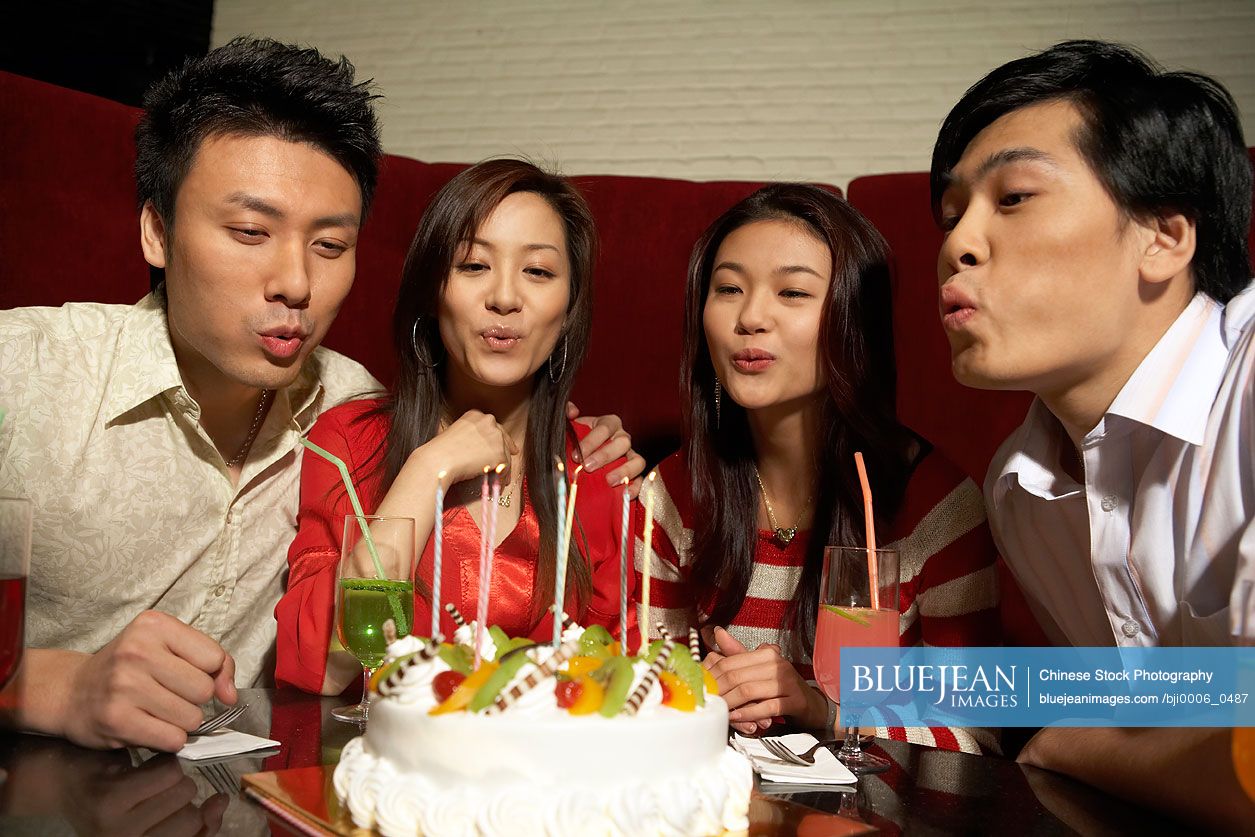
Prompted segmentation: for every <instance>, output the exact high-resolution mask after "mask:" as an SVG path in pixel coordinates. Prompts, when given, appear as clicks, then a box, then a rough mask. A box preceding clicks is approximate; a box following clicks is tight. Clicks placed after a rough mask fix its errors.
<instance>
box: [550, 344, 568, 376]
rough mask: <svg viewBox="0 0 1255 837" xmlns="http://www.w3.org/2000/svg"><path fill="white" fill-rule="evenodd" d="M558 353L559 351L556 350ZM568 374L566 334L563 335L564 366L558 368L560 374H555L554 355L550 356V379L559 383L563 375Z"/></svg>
mask: <svg viewBox="0 0 1255 837" xmlns="http://www.w3.org/2000/svg"><path fill="white" fill-rule="evenodd" d="M554 354H557V352H554ZM565 374H566V335H565V334H564V335H562V368H561V369H559V370H558V374H557V375H554V374H553V355H550V356H549V380H550V382H552V383H555V384H556V383H558V381H561V380H562V376H563V375H565Z"/></svg>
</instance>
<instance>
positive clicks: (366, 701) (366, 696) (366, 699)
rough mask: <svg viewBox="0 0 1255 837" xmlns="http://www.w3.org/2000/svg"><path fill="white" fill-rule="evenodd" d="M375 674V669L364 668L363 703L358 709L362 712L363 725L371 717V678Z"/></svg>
mask: <svg viewBox="0 0 1255 837" xmlns="http://www.w3.org/2000/svg"><path fill="white" fill-rule="evenodd" d="M374 673H375V670H374V669H373V668H366V667H365V666H362V702H361V703H359V704H358V705H357V708H358V709H360V710H361V711H362V723H363V724H364V723H366V718H367V716H368V715H370V676H371V675H372V674H374Z"/></svg>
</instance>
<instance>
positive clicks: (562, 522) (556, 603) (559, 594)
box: [553, 459, 566, 648]
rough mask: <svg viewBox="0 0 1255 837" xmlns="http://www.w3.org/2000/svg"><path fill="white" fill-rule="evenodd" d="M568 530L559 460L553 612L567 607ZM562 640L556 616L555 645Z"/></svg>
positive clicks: (554, 622) (563, 484)
mask: <svg viewBox="0 0 1255 837" xmlns="http://www.w3.org/2000/svg"><path fill="white" fill-rule="evenodd" d="M565 530H566V468H564V467H563V466H562V460H560V459H559V460H558V531H557V539H558V540H557V545H556V547H555V549H554V556H553V612H554V613H555V614H557V613H561V612H562V609H563V608H564V607H565V602H564V601H563V587H564V586H565V583H566V578H565V577H564V575H563V572H562V570H563V569H565V567H566V561H564V560H562V533H563V532H564V531H565ZM561 641H562V627H561V626H560V625H559V624H558V619H557V617H556V616H555V617H554V620H553V647H554V648H557V647H558V643H559V642H561Z"/></svg>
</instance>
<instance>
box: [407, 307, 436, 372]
mask: <svg viewBox="0 0 1255 837" xmlns="http://www.w3.org/2000/svg"><path fill="white" fill-rule="evenodd" d="M422 321H423V318H422V317H416V318H415V319H414V325H413V326H411V327H410V345H411V346H413V347H414V359H415V360H417V361H418V365H419V366H421V367H422V368H423V369H435V368H436V363H433V362H432V361H430V360H428V359H427V358H425V357H423V353H422V352H421V351H419V348H418V324H419V323H421V322H422Z"/></svg>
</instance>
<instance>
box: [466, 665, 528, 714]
mask: <svg viewBox="0 0 1255 837" xmlns="http://www.w3.org/2000/svg"><path fill="white" fill-rule="evenodd" d="M528 662H530V659H529V657H528V656H527V655H526V654H511V655H510V656H509V657H505V658H503V659H502V660H501V665H499V666H497V670H496V671H494V672H493V673H492V674H491V675H489V677H488V679H487V680H485V681H484V685H482V686H480V687H479V689H478V690H477V691H476V692H475V697H473V698H471V703H470V705H469V706H467V709H468V710H470V711H471V712H479V711H480V710H482V709H487V708H488V707H489V705H491V704H492V702H493V701H494V700H496V699H497V695H498V694H500V693H501V690H502V689H504V688H505V687H506V684H507V683H509V682H510V681H511V680H513V679H514V675H516V674H518V673H519V669H521V668H522V667H523V666H524V664H526V663H528Z"/></svg>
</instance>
